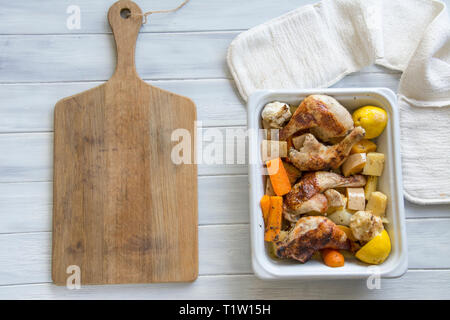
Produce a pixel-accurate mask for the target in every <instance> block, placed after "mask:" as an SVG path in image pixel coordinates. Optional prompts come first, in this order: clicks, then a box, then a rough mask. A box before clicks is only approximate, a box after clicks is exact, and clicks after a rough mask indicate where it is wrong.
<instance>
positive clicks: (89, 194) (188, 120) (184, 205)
mask: <svg viewBox="0 0 450 320" xmlns="http://www.w3.org/2000/svg"><path fill="white" fill-rule="evenodd" d="M124 9H128V10H129V11H130V12H131V16H128V17H127V16H126V15H124V17H125V18H124V17H122V16H121V12H122V10H124ZM141 13H142V11H141V9H140V8H139V7H138V6H137V5H136V4H135V3H134V2H131V1H118V2H116V3H115V4H114V5H113V6H112V7H111V8H110V9H109V12H108V20H109V23H110V25H111V28H112V31H113V34H114V38H115V41H116V47H117V67H116V71H115V73H114V75H113V76H112V78H111V79H110V80H109V81H108V82H106V83H105V84H103V85H101V86H98V87H96V88H93V89H91V90H87V91H85V92H82V93H80V94H77V95H74V96H71V97H68V98H65V99H62V100H61V101H59V102H58V103H57V104H56V106H55V114H54V116H55V119H54V121H55V122H54V126H55V134H54V187H53V259H52V278H53V281H54V282H55V283H56V284H58V285H65V284H66V280H67V278H68V277H69V276H70V274H68V273H67V268H68V267H69V266H73V265H75V266H79V267H80V272H81V283H82V284H114V283H149V282H172V281H173V282H178V281H193V280H195V279H196V277H197V274H198V240H197V225H198V218H197V166H196V165H195V164H181V165H176V164H174V163H173V161H172V160H171V152H172V148H173V147H174V145H176V144H177V143H178V141H175V142H172V141H171V134H172V132H173V131H174V130H175V129H179V128H183V129H187V130H188V131H189V132H190V134H191V138H192V142H191V147H190V148H191V150H190V151H191V154H192V155H194V145H195V143H194V141H193V140H194V121H195V120H196V109H195V105H194V103H193V102H192V101H191V100H190V99H188V98H186V97H183V96H180V95H177V94H174V93H171V92H168V91H165V90H162V89H159V88H156V87H153V86H151V85H148V84H147V83H145V82H144V81H143V80H141V79H140V78H139V76H138V75H137V73H136V70H135V63H134V51H135V45H136V39H137V36H138V33H139V29H140V27H141V24H142V17H140V16H138V15H136V14H141ZM187 151H189V150H187ZM72 268H73V267H72Z"/></svg>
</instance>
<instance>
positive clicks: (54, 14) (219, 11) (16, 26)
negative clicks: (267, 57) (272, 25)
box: [0, 0, 315, 34]
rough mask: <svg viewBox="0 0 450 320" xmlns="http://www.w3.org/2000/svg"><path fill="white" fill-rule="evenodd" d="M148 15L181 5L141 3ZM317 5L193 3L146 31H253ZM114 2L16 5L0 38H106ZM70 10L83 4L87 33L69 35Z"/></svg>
mask: <svg viewBox="0 0 450 320" xmlns="http://www.w3.org/2000/svg"><path fill="white" fill-rule="evenodd" d="M135 2H136V3H137V4H138V5H139V6H140V7H141V9H142V10H143V11H148V10H158V9H171V8H174V7H176V6H178V5H179V4H180V3H181V0H153V1H151V2H149V1H144V0H135ZM313 2H315V1H313V0H278V1H259V0H246V1H239V0H227V1H210V0H192V1H190V3H188V4H187V5H186V6H185V7H184V8H183V9H182V10H180V11H178V12H176V13H171V14H155V15H152V16H151V17H150V18H149V23H148V24H146V25H144V26H143V27H142V30H141V32H157V31H163V32H167V31H191V30H238V29H247V28H249V27H252V26H254V25H257V24H260V23H262V22H264V21H266V20H269V19H271V18H274V17H276V16H279V15H281V14H283V13H285V12H287V11H289V10H292V9H295V8H297V7H299V6H301V5H303V4H306V3H313ZM112 3H113V2H112V1H110V0H95V1H92V0H77V1H69V0H46V1H45V3H42V2H40V1H27V0H15V1H12V2H11V3H9V4H8V6H4V8H3V10H2V11H0V20H1V21H2V24H0V34H46V33H52V34H53V33H104V32H110V30H111V29H110V27H109V25H108V21H107V18H106V13H107V11H108V8H109V7H110V6H111V5H112ZM69 5H78V6H79V8H80V11H81V28H80V29H73V30H69V29H68V28H67V26H66V20H67V17H69V14H67V13H66V11H67V8H68V6H69Z"/></svg>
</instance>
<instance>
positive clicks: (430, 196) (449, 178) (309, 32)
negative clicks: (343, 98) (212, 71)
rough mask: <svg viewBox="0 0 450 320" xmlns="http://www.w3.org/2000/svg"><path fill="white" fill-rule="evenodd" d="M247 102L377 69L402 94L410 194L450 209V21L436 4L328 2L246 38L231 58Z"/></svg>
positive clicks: (425, 0) (413, 0)
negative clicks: (267, 92)
mask: <svg viewBox="0 0 450 320" xmlns="http://www.w3.org/2000/svg"><path fill="white" fill-rule="evenodd" d="M227 61H228V66H229V68H230V70H231V73H232V75H233V77H234V79H235V81H236V85H237V87H238V90H239V92H240V94H241V96H242V97H243V99H244V100H247V97H248V96H249V95H250V94H251V93H252V92H253V91H255V90H257V89H295V88H323V87H328V86H331V85H333V84H334V83H336V82H337V81H339V80H340V79H342V78H343V77H344V76H345V75H347V74H349V73H352V72H355V71H358V70H360V69H361V68H363V67H365V66H368V65H371V64H373V63H376V64H379V65H382V66H385V67H387V68H390V69H395V70H400V71H403V74H402V77H401V79H400V85H399V88H398V104H399V108H400V118H401V120H400V126H401V139H402V140H401V141H402V162H403V163H402V165H403V182H404V192H405V196H406V197H407V199H409V200H410V201H413V202H416V203H420V204H433V203H450V22H449V18H448V13H447V10H446V7H445V4H443V3H441V2H439V1H434V0H323V1H321V2H319V3H316V4H314V5H307V6H303V7H301V8H298V9H296V10H294V11H291V12H289V13H287V14H285V15H283V16H281V17H278V18H275V19H273V20H271V21H269V22H267V23H264V24H262V25H259V26H257V27H254V28H252V29H250V30H248V31H245V32H243V33H241V34H240V35H239V36H237V37H236V39H234V40H233V42H232V43H231V45H230V47H229V49H228V55H227Z"/></svg>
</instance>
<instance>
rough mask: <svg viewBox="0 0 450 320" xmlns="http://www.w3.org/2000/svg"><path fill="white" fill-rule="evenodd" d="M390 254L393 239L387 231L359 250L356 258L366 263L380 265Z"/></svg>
mask: <svg viewBox="0 0 450 320" xmlns="http://www.w3.org/2000/svg"><path fill="white" fill-rule="evenodd" d="M389 253H391V239H390V238H389V234H388V233H387V232H386V230H383V231H382V232H381V233H379V234H378V235H377V236H375V237H374V238H373V239H372V240H370V241H369V242H367V243H366V244H365V245H364V246H363V247H362V248H361V249H359V250H358V252H356V254H355V256H356V257H357V258H358V259H359V260H361V261H362V262H365V263H369V264H380V263H383V262H384V260H386V258H387V257H388V256H389Z"/></svg>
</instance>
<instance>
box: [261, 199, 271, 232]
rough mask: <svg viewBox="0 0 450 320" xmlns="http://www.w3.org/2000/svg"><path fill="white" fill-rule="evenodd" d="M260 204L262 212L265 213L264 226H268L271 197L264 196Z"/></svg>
mask: <svg viewBox="0 0 450 320" xmlns="http://www.w3.org/2000/svg"><path fill="white" fill-rule="evenodd" d="M259 203H260V205H261V210H262V213H263V218H264V225H266V224H267V218H268V217H269V211H270V197H269V196H268V195H267V194H265V195H263V196H262V198H261V201H260V202H259Z"/></svg>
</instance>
